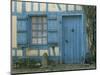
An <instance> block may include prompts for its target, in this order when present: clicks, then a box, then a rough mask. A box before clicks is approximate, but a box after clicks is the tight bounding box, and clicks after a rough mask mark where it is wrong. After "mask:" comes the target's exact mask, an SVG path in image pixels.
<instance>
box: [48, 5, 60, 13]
mask: <svg viewBox="0 0 100 75" xmlns="http://www.w3.org/2000/svg"><path fill="white" fill-rule="evenodd" d="M48 11H50V12H54V11H59V9H58V7H57V5H56V4H48Z"/></svg>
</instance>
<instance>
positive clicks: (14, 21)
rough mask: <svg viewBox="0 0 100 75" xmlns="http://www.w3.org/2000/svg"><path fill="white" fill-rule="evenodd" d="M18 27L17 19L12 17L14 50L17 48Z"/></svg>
mask: <svg viewBox="0 0 100 75" xmlns="http://www.w3.org/2000/svg"><path fill="white" fill-rule="evenodd" d="M16 25H17V17H16V16H12V48H17V37H16V35H17V32H16V31H17V29H16Z"/></svg>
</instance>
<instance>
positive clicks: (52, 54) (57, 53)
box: [50, 47, 60, 56]
mask: <svg viewBox="0 0 100 75" xmlns="http://www.w3.org/2000/svg"><path fill="white" fill-rule="evenodd" d="M50 56H54V53H53V50H52V48H50ZM55 56H60V53H59V48H58V47H55Z"/></svg>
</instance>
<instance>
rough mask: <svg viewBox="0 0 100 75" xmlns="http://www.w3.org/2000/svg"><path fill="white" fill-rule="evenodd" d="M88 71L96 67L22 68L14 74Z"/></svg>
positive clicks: (81, 65)
mask: <svg viewBox="0 0 100 75" xmlns="http://www.w3.org/2000/svg"><path fill="white" fill-rule="evenodd" d="M85 69H86V70H87V69H96V67H95V65H89V64H73V65H72V64H67V65H66V64H58V65H49V66H48V67H39V68H31V69H30V68H27V69H25V68H22V69H12V74H15V73H35V72H51V71H63V70H64V71H65V70H66V71H70V70H85Z"/></svg>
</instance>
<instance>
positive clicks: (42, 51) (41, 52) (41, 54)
mask: <svg viewBox="0 0 100 75" xmlns="http://www.w3.org/2000/svg"><path fill="white" fill-rule="evenodd" d="M44 53H47V54H48V50H40V56H43V54H44Z"/></svg>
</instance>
